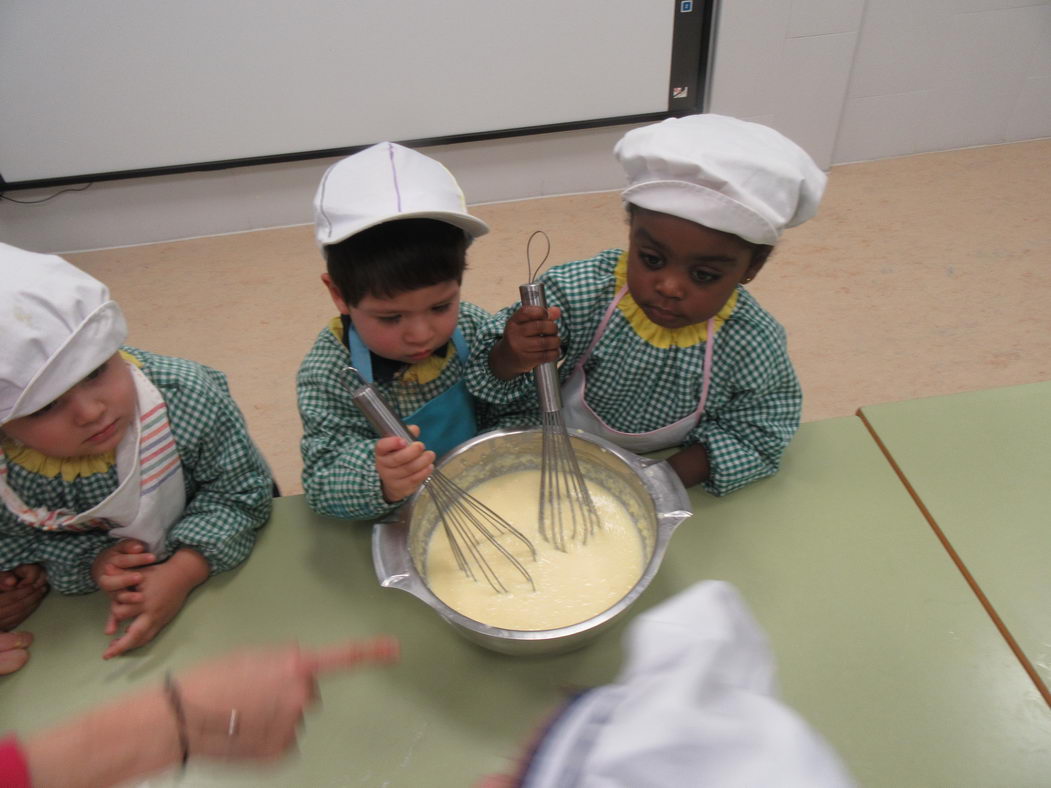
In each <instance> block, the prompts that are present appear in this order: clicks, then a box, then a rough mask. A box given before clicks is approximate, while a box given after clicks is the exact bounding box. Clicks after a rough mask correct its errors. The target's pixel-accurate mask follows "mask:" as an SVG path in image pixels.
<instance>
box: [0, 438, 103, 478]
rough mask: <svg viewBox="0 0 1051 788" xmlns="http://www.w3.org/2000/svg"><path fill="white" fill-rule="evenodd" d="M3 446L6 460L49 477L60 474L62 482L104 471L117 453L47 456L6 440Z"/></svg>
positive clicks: (31, 471)
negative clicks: (84, 455)
mask: <svg viewBox="0 0 1051 788" xmlns="http://www.w3.org/2000/svg"><path fill="white" fill-rule="evenodd" d="M3 447H4V454H6V455H7V461H8V462H13V463H15V464H16V465H20V466H22V467H23V468H25V469H26V470H27V471H29V472H30V473H38V474H40V475H41V476H46V477H48V478H49V479H51V478H54V477H56V476H61V477H62V481H64V482H71V481H73V480H74V479H76V478H77V477H78V476H92V475H94V474H96V473H105V472H106V471H108V470H109V469H110V468H112V467H113V465H114V464H115V463H116V462H117V454H116V452H113V451H110V452H106V453H105V454H93V455H90V456H87V457H48V456H47V455H46V454H43V453H41V452H39V451H37V450H36V449H31V448H29V447H28V446H19V445H18V444H15V443H12V442H11V441H8V440H5V441H4V442H3Z"/></svg>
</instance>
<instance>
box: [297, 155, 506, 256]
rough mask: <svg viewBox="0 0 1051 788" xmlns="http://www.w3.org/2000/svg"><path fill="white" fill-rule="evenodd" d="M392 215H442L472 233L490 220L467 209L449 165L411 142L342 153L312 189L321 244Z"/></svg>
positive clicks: (484, 227) (477, 232) (483, 228)
mask: <svg viewBox="0 0 1051 788" xmlns="http://www.w3.org/2000/svg"><path fill="white" fill-rule="evenodd" d="M394 219H438V220H439V221H443V222H447V223H449V224H451V225H453V226H455V227H459V228H460V229H461V230H463V231H465V232H466V233H467V234H468V235H469V236H470V237H471V238H477V237H478V236H480V235H485V234H486V233H487V232H489V225H487V224H486V223H485V222H483V221H482V220H481V219H476V218H475V217H473V216H471V215H470V214H469V213H467V203H466V202H465V200H464V196H463V192H462V191H461V190H460V185H459V184H458V183H457V182H456V179H455V178H454V177H453V176H452V173H451V172H449V171H448V170H447V169H445V167H443V166H442V165H441V164H440V163H439V162H437V161H435V160H434V159H432V158H429V157H428V156H424V155H423V154H422V153H418V152H416V151H414V150H412V148H406V147H405V146H403V145H398V144H397V143H395V142H380V143H378V144H376V145H373V146H372V147H369V148H366V149H365V150H363V151H359V152H358V153H355V154H354V155H353V156H348V157H347V158H345V159H341V160H339V161H337V162H336V163H335V164H333V165H332V166H331V167H329V168H328V169H327V170H326V171H325V174H324V175H323V176H322V177H321V184H320V185H319V186H318V190H317V193H316V194H315V195H314V233H315V237H316V238H317V242H318V245H319V246H328V245H330V244H335V243H339V242H340V241H344V240H346V239H347V238H350V236H352V235H356V234H357V233H360V232H361V231H362V230H367V229H369V228H370V227H375V226H376V225H377V224H382V223H383V222H389V221H392V220H394Z"/></svg>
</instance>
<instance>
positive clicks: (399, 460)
mask: <svg viewBox="0 0 1051 788" xmlns="http://www.w3.org/2000/svg"><path fill="white" fill-rule="evenodd" d="M434 456H435V455H434V452H433V451H429V450H428V449H427V447H426V446H424V445H423V444H422V443H420V442H419V441H414V442H412V443H410V444H409V445H408V446H405V447H403V448H401V449H398V450H397V451H394V452H390V453H389V454H384V455H383V456H382V457H381V456H380V455H379V454H378V453H377V455H376V464H377V465H380V466H382V467H384V468H389V469H391V470H396V469H400V470H401V471H402V472H403V473H405V474H409V473H413V472H415V471H417V470H419V469H420V468H423V467H425V466H427V465H430V464H432V463H433V462H434Z"/></svg>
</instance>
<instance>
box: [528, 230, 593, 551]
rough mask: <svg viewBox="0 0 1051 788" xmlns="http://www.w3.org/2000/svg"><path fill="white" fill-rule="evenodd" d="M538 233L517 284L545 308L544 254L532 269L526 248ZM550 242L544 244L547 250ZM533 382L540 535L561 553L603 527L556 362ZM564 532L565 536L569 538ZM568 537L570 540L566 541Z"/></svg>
mask: <svg viewBox="0 0 1051 788" xmlns="http://www.w3.org/2000/svg"><path fill="white" fill-rule="evenodd" d="M537 235H542V236H543V237H544V239H545V240H546V239H547V235H546V234H544V233H543V231H541V230H537V231H536V232H534V233H533V234H532V235H531V236H529V241H528V242H527V244H526V258H527V262H528V265H529V281H528V282H527V283H526V284H524V285H521V286H520V287H519V288H518V292H519V294H520V296H521V300H522V303H523V304H526V305H528V306H540V307H544V308H545V309H546V308H547V301H546V299H545V298H544V285H543V283H542V282H536V281H534V279H535V278H536V274H537V272H538V271H539V270H540V268H541V266H543V264H544V262H545V261H546V260H547V254H545V255H544V259H543V260H541V261H540V263H539V265H537V266H536V268H535V269H534V268H533V265H532V260H531V259H530V246H531V245H532V242H533V239H534V238H536V237H537ZM550 251H551V245H550V243H548V247H547V252H548V253H550ZM533 374H534V377H535V380H536V392H537V398H538V399H539V401H540V414H541V418H542V424H543V444H542V447H541V461H540V510H539V520H540V525H539V527H540V535H541V536H542V537H543V538H544V539H546V540H547V541H548V542H550V543H551V544H552V545H553V546H554V547H555V548H556V549H558V550H562V551H563V552H565V550H566V545H567V543H570V542H579V543H580V544H586V543H587V540H588V539H589V538H590V537H591V536H592V535H593V534H594V533H595V531H596V530H597V529H599V528H600V527H601V525H602V522H601V520H600V519H599V516H598V512H596V511H595V504H594V502H593V501H592V500H591V493H590V492H589V491H588V486H587V483H586V482H585V481H584V475H583V474H582V473H581V472H580V463H579V462H578V461H577V454H576V452H575V451H574V450H573V443H572V441H571V440H570V437H569V431H568V430H567V429H566V421H565V419H564V418H563V416H562V390H561V387H560V385H559V381H558V367H557V365H556V363H555V362H554V361H548V362H545V363H543V364H541V365H539V366H538V367H537V368H536V369H535V370H534V371H533ZM567 532H568V537H567ZM567 540H568V541H567Z"/></svg>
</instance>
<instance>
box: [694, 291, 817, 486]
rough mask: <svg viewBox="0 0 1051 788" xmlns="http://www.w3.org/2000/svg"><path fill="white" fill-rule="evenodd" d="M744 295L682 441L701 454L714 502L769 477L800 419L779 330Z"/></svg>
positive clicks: (798, 400) (796, 388)
mask: <svg viewBox="0 0 1051 788" xmlns="http://www.w3.org/2000/svg"><path fill="white" fill-rule="evenodd" d="M742 293H743V291H742ZM746 296H747V294H743V295H742V296H741V297H740V300H739V302H738V308H737V310H735V317H738V322H737V323H736V324H735V323H734V319H733V318H731V320H730V322H729V323H727V325H726V326H724V327H723V331H721V332H720V333H719V335H718V336H717V338H716V345H715V353H714V359H713V364H712V379H713V383H712V387H711V390H710V391H709V394H708V403H707V405H706V407H705V412H704V414H703V415H702V417H701V420H700V422H699V424H698V425H697V427H696V428H694V429H693V430H692V431H691V432H690V434H689V435H688V436H687V438H686V441H685V445H690V444H694V443H700V444H702V445H704V446H705V447H706V448H707V450H708V459H709V462H710V465H711V470H710V472H709V476H708V479H707V480H706V481H705V482H704V488H705V489H706V490H707V491H708V492H710V493H712V494H713V495H726V494H727V493H730V492H733V491H734V490H737V489H740V488H741V487H744V486H745V485H747V484H750V483H752V482H754V481H758V480H759V479H762V478H765V477H767V476H772V475H773V474H774V473H776V472H777V470H778V468H779V467H780V465H781V457H782V455H783V454H784V451H785V448H786V447H787V446H788V444H789V442H790V441H791V440H792V437H793V436H794V435H795V433H796V430H797V429H798V428H799V421H800V415H801V412H802V405H803V397H802V392H801V391H800V387H799V381H798V380H797V378H796V374H795V370H794V369H793V367H792V363H791V361H790V360H789V357H788V349H787V343H786V338H785V332H784V329H783V328H782V327H781V326H780V325H779V324H777V323H776V321H774V320H773V318H771V317H770V316H769V315H767V314H766V313H765V312H761V310H759V309H758V305H757V304H755V303H754V301H753V300H752V299H751V298H750V297H746ZM738 312H740V313H741V314H740V315H738V314H737V313H738ZM746 320H747V321H748V323H747V324H745V321H746ZM715 381H719V385H718V386H716V385H715Z"/></svg>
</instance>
